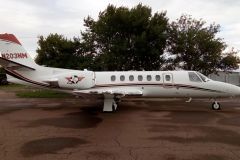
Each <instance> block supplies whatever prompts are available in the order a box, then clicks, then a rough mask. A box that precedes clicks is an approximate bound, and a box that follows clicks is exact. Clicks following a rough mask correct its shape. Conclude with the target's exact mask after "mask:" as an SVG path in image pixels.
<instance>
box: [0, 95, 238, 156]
mask: <svg viewBox="0 0 240 160" xmlns="http://www.w3.org/2000/svg"><path fill="white" fill-rule="evenodd" d="M186 100H187V99H142V100H123V101H122V102H121V103H120V104H119V105H118V109H117V110H116V111H115V112H114V113H111V114H106V113H102V106H103V102H102V101H87V100H84V99H40V98H39V99H35V98H30V99H25V98H17V97H16V96H15V94H14V93H13V92H9V91H0V159H4V160H12V159H18V160H26V159H39V160H40V159H71V160H75V159H76V160H81V159H89V160H92V159H104V160H105V159H106V160H108V159H109V160H112V159H114V160H120V159H121V160H122V159H125V160H136V159H137V160H146V159H152V160H154V159H160V160H161V159H163V160H175V159H176V160H178V159H184V160H192V159H195V160H215V159H216V160H225V159H240V105H239V104H240V98H232V99H230V98H228V99H219V103H220V105H221V107H222V109H221V110H211V104H212V102H211V103H210V102H209V100H208V99H193V101H192V102H190V103H186V102H185V101H186Z"/></svg>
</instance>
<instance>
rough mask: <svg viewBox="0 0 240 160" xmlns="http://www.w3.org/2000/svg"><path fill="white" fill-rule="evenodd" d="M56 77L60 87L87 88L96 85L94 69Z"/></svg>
mask: <svg viewBox="0 0 240 160" xmlns="http://www.w3.org/2000/svg"><path fill="white" fill-rule="evenodd" d="M56 78H57V79H58V85H59V87H60V88H70V89H87V88H92V87H94V86H95V74H94V72H92V71H75V72H70V73H65V74H61V75H58V76H56Z"/></svg>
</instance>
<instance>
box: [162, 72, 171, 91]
mask: <svg viewBox="0 0 240 160" xmlns="http://www.w3.org/2000/svg"><path fill="white" fill-rule="evenodd" d="M163 87H164V88H172V87H173V74H172V73H163Z"/></svg>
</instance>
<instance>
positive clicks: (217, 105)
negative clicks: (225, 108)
mask: <svg viewBox="0 0 240 160" xmlns="http://www.w3.org/2000/svg"><path fill="white" fill-rule="evenodd" d="M212 109H214V110H220V109H221V107H220V104H219V103H218V102H217V103H215V102H213V104H212Z"/></svg>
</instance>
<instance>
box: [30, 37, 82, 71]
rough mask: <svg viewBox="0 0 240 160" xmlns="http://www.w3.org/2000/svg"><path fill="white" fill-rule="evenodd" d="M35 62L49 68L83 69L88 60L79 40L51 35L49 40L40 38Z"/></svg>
mask: <svg viewBox="0 0 240 160" xmlns="http://www.w3.org/2000/svg"><path fill="white" fill-rule="evenodd" d="M38 38H39V40H38V45H39V47H38V48H37V53H38V55H37V57H36V59H35V62H36V63H38V64H39V65H45V66H49V67H57V68H68V69H83V68H84V67H85V66H86V65H84V64H85V63H86V58H85V57H84V55H83V51H82V49H81V43H80V39H79V38H73V40H71V39H70V40H69V39H67V38H65V37H64V36H63V35H58V34H50V35H49V36H48V37H47V38H44V37H43V36H39V37H38Z"/></svg>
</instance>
